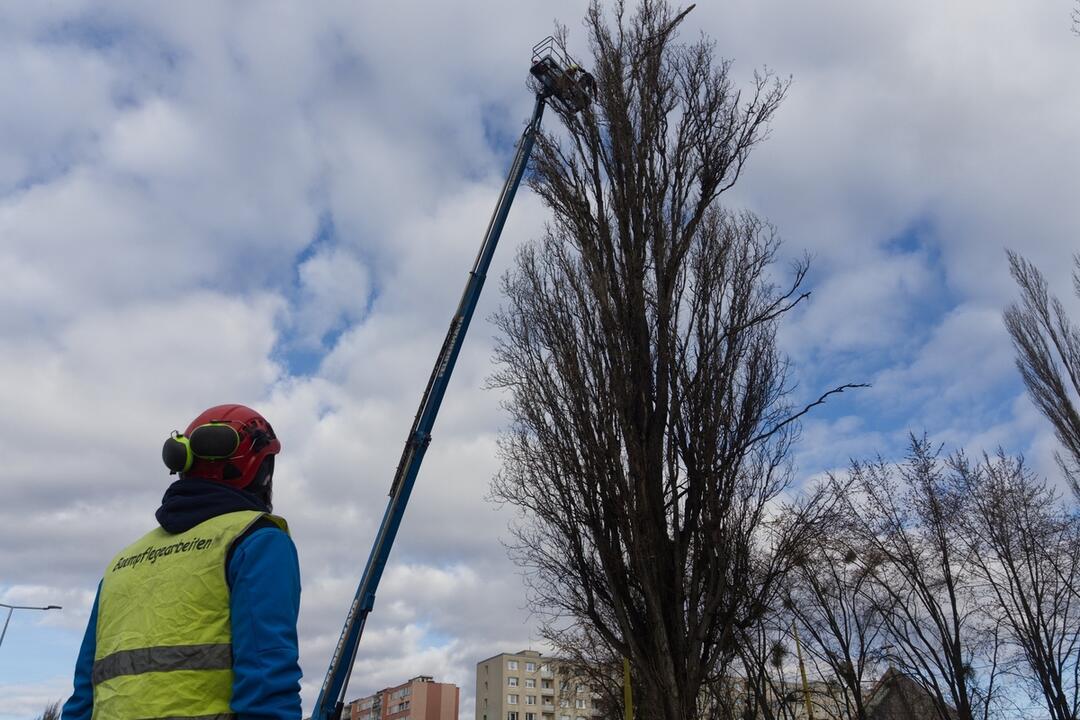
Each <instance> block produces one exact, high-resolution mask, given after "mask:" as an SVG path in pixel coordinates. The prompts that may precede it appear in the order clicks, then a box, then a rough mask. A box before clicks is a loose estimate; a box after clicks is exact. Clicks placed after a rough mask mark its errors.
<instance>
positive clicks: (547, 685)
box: [540, 680, 554, 690]
mask: <svg viewBox="0 0 1080 720" xmlns="http://www.w3.org/2000/svg"><path fill="white" fill-rule="evenodd" d="M540 687H542V688H544V689H545V690H551V689H552V687H554V686H553V685H552V684H551V681H550V680H541V681H540Z"/></svg>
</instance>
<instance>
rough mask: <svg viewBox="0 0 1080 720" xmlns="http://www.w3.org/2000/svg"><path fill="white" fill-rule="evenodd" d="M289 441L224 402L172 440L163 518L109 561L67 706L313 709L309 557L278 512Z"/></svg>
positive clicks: (142, 710) (114, 710)
mask: <svg viewBox="0 0 1080 720" xmlns="http://www.w3.org/2000/svg"><path fill="white" fill-rule="evenodd" d="M280 451H281V443H280V442H279V441H278V439H277V436H276V435H275V434H274V429H273V428H272V427H270V423H268V422H267V421H266V420H265V419H264V418H263V417H262V416H261V415H259V413H257V412H255V411H254V410H252V409H251V408H248V407H244V406H243V405H219V406H217V407H212V408H210V409H209V410H207V411H206V412H204V413H202V414H201V415H199V416H198V417H197V418H195V420H193V421H192V423H191V424H190V425H188V427H187V430H185V431H184V432H183V433H182V434H181V433H178V432H176V431H174V432H173V434H172V436H170V437H169V439H168V440H166V441H165V447H164V448H163V449H162V459H163V460H164V461H165V465H166V466H168V468H169V470H171V471H172V473H174V474H179V479H178V480H177V481H176V482H174V483H173V484H172V485H170V486H169V488H168V490H166V491H165V496H164V497H163V498H162V500H161V507H159V508H158V510H157V521H158V525H159V527H157V528H155V529H153V530H151V531H150V532H149V533H147V534H146V535H144V536H143V537H142V538H140V539H139V540H136V541H135V542H134V543H132V544H131V545H129V546H127V547H126V548H124V549H123V550H121V551H120V552H119V553H118V554H117V555H116V557H114V558H113V559H112V560H111V561H110V562H109V565H108V566H107V567H106V569H105V575H104V577H103V578H102V580H101V584H100V585H98V593H97V598H96V599H95V600H94V606H93V610H92V612H91V613H90V622H89V624H88V625H87V628H86V634H85V636H84V637H83V642H82V648H81V649H80V650H79V657H78V660H77V661H76V664H75V692H74V694H73V695H72V696H71V698H70V699H69V700H68V701H67V703H65V704H64V709H63V714H62V718H63V720H91V719H92V720H134V719H135V718H140V719H142V718H146V719H149V718H204V719H206V720H209V719H210V718H214V719H217V718H221V719H224V718H238V719H240V720H242V719H243V718H256V717H258V718H289V720H299V718H300V717H301V710H300V666H299V664H298V662H297V660H298V652H297V643H296V618H297V614H298V612H299V610H300V569H299V565H298V563H297V558H296V548H295V547H294V546H293V542H292V540H291V539H290V538H289V531H288V526H287V525H286V524H285V520H283V519H282V518H280V517H277V516H276V515H271V514H270V511H271V498H272V490H273V477H274V456H275V455H277V453H278V452H280Z"/></svg>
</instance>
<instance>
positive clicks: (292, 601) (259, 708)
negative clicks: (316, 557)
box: [65, 528, 302, 720]
mask: <svg viewBox="0 0 1080 720" xmlns="http://www.w3.org/2000/svg"><path fill="white" fill-rule="evenodd" d="M227 576H228V580H229V586H230V587H231V594H230V601H229V602H230V611H231V616H232V652H233V694H232V701H231V705H232V710H233V712H234V713H236V715H237V718H238V720H255V719H256V718H257V719H259V720H263V719H267V720H269V719H273V720H298V719H299V718H300V717H302V715H301V710H300V675H301V673H300V663H299V649H298V646H297V641H296V619H297V616H298V615H299V613H300V566H299V563H298V561H297V557H296V547H295V546H294V545H293V542H292V540H291V539H290V538H289V536H288V535H287V534H286V533H284V532H282V531H281V530H279V529H277V528H272V529H271V528H266V529H260V530H256V531H255V532H253V533H251V534H250V535H248V536H247V537H245V538H243V539H241V541H240V543H239V545H237V546H236V548H235V550H234V551H233V554H232V557H231V558H230V559H229V564H228V568H227ZM65 720H66V719H65Z"/></svg>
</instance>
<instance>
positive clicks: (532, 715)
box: [525, 713, 536, 720]
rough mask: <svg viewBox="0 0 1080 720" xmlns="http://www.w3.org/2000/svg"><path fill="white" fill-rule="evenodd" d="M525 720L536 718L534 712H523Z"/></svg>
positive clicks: (534, 719)
mask: <svg viewBox="0 0 1080 720" xmlns="http://www.w3.org/2000/svg"><path fill="white" fill-rule="evenodd" d="M525 720H536V713H525Z"/></svg>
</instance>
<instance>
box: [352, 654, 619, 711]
mask: <svg viewBox="0 0 1080 720" xmlns="http://www.w3.org/2000/svg"><path fill="white" fill-rule="evenodd" d="M597 710H598V708H597V696H596V695H595V694H594V693H593V692H592V691H591V690H590V689H589V688H588V686H587V684H586V683H585V681H584V680H582V679H580V678H576V677H574V676H573V675H572V674H571V673H570V672H569V671H568V670H567V668H566V667H565V665H564V664H563V663H562V662H560V661H559V660H558V659H557V658H545V657H544V656H543V655H541V654H540V653H539V652H536V651H535V650H522V651H521V652H519V653H500V654H499V655H496V656H494V657H490V658H488V659H487V660H481V661H480V662H478V663H477V664H476V720H592V717H593V715H595V714H596V713H597ZM354 720H360V719H354Z"/></svg>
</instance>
